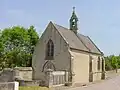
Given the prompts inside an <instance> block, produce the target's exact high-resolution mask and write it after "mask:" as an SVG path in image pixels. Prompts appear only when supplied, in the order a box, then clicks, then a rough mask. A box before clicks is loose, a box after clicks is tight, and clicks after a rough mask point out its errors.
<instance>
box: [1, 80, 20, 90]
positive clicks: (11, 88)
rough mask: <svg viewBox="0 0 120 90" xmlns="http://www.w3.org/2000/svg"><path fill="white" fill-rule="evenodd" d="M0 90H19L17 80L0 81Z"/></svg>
mask: <svg viewBox="0 0 120 90" xmlns="http://www.w3.org/2000/svg"><path fill="white" fill-rule="evenodd" d="M0 90H19V83H18V82H5V83H0Z"/></svg>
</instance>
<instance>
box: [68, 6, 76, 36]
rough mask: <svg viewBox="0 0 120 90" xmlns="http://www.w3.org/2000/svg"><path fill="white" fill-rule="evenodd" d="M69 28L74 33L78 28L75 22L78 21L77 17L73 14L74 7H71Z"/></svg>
mask: <svg viewBox="0 0 120 90" xmlns="http://www.w3.org/2000/svg"><path fill="white" fill-rule="evenodd" d="M69 22H70V30H72V31H73V32H74V33H75V34H77V30H78V26H77V22H78V18H77V16H76V14H75V7H73V12H72V16H71V18H70V21H69Z"/></svg>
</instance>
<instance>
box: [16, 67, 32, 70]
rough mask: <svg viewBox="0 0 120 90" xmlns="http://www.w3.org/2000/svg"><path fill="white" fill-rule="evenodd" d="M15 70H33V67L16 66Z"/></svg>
mask: <svg viewBox="0 0 120 90" xmlns="http://www.w3.org/2000/svg"><path fill="white" fill-rule="evenodd" d="M14 70H20V71H32V67H15V68H14Z"/></svg>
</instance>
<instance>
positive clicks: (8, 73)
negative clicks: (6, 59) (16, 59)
mask: <svg viewBox="0 0 120 90" xmlns="http://www.w3.org/2000/svg"><path fill="white" fill-rule="evenodd" d="M16 79H17V80H24V81H31V80H32V67H15V68H13V69H10V68H5V69H4V70H2V71H1V72H0V82H13V81H15V80H16Z"/></svg>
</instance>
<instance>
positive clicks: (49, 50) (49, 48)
mask: <svg viewBox="0 0 120 90" xmlns="http://www.w3.org/2000/svg"><path fill="white" fill-rule="evenodd" d="M52 59H54V44H53V41H52V40H51V39H50V40H49V41H48V43H47V45H46V60H52Z"/></svg>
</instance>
